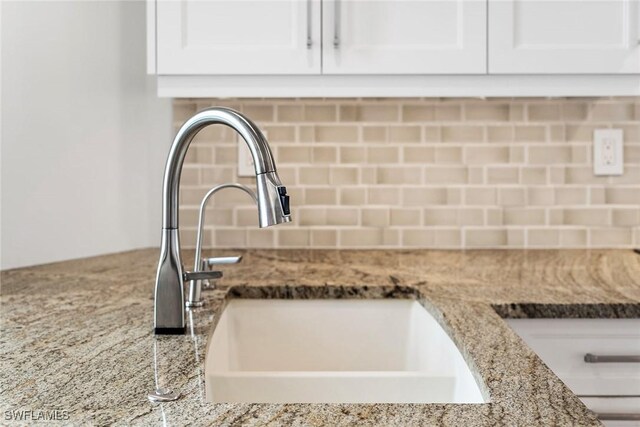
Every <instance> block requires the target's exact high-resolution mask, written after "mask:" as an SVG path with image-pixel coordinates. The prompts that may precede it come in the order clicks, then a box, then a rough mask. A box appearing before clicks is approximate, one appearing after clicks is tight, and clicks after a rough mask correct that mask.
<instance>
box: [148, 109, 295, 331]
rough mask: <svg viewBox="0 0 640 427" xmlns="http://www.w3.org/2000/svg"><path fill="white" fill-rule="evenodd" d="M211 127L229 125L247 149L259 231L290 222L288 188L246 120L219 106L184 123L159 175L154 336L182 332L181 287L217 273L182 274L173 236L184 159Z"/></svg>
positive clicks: (259, 134)
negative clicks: (159, 234) (195, 139)
mask: <svg viewBox="0 0 640 427" xmlns="http://www.w3.org/2000/svg"><path fill="white" fill-rule="evenodd" d="M212 124H223V125H226V126H229V127H231V128H232V129H234V130H236V131H237V132H238V133H239V134H240V135H241V136H242V138H243V139H244V140H245V142H246V143H247V145H248V146H249V151H250V152H251V156H252V158H253V166H254V170H255V174H256V184H257V199H258V219H259V223H260V227H268V226H270V225H275V224H281V223H285V222H290V221H291V216H290V210H289V196H288V195H287V189H286V188H285V187H284V186H283V185H282V183H281V182H280V178H279V177H278V174H277V172H276V166H275V161H274V160H273V156H272V154H271V150H270V148H269V144H268V143H267V140H266V139H265V137H264V135H262V132H261V131H260V129H259V128H258V127H257V126H256V125H255V124H254V123H253V122H251V120H249V119H248V118H247V117H245V116H243V115H242V114H240V113H238V112H237V111H234V110H230V109H228V108H221V107H214V108H210V109H207V110H204V111H201V112H199V113H197V114H196V115H195V116H193V117H191V118H190V119H189V120H187V121H186V123H185V124H184V125H182V127H181V128H180V130H179V131H178V134H177V135H176V137H175V139H174V141H173V145H172V146H171V150H170V151H169V157H168V159H167V165H166V168H165V172H164V181H163V190H162V193H163V195H162V243H161V249H160V261H159V262H158V272H157V275H156V288H155V309H154V328H155V333H156V334H183V333H184V332H185V316H184V307H185V301H184V289H183V283H184V282H185V281H189V280H196V279H207V278H209V277H218V276H219V273H218V272H197V273H195V272H194V273H189V272H184V271H183V267H182V259H181V256H180V240H179V235H178V190H179V185H180V173H181V171H182V165H183V163H184V158H185V156H186V154H187V149H188V148H189V144H191V141H192V140H193V137H194V136H195V135H196V134H197V133H198V132H199V131H200V130H202V129H203V128H205V127H207V126H209V125H212ZM214 273H215V274H214Z"/></svg>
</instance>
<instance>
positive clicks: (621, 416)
mask: <svg viewBox="0 0 640 427" xmlns="http://www.w3.org/2000/svg"><path fill="white" fill-rule="evenodd" d="M596 416H597V417H598V419H599V420H605V421H640V414H625V413H624V412H600V413H598V412H596Z"/></svg>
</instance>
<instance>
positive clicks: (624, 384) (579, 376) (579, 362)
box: [507, 319, 640, 427]
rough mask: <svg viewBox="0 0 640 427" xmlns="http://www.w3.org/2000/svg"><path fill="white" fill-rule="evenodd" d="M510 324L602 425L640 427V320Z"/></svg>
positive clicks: (529, 320)
mask: <svg viewBox="0 0 640 427" xmlns="http://www.w3.org/2000/svg"><path fill="white" fill-rule="evenodd" d="M507 323H508V324H509V326H511V328H513V330H514V331H515V332H516V333H517V334H518V335H520V336H521V337H522V339H523V340H524V341H525V342H526V343H527V345H529V347H530V348H531V349H532V350H533V351H534V352H535V353H536V354H537V355H538V356H540V358H541V359H542V360H543V361H544V362H545V363H546V364H547V366H549V368H550V369H551V370H552V371H553V372H554V373H555V374H556V375H557V376H558V377H559V378H560V379H561V380H562V381H563V382H564V383H565V384H566V385H567V386H568V387H569V388H570V389H571V390H572V391H573V392H574V393H575V394H576V395H577V396H578V397H580V399H581V400H582V401H583V402H584V403H585V404H586V405H587V407H589V408H590V409H592V410H593V411H594V412H596V413H597V414H600V415H602V421H603V423H605V424H606V425H608V426H609V425H610V426H615V425H620V426H629V427H630V426H640V319H508V320H507ZM633 414H636V415H637V416H638V419H637V420H617V419H616V418H622V419H624V418H632V415H633Z"/></svg>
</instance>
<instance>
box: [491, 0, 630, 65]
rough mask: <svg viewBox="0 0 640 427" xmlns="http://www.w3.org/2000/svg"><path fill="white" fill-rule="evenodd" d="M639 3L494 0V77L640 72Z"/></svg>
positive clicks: (492, 37)
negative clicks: (496, 75)
mask: <svg viewBox="0 0 640 427" xmlns="http://www.w3.org/2000/svg"><path fill="white" fill-rule="evenodd" d="M639 21H640V13H639V11H638V0H579V1H576V0H553V1H549V0H489V73H491V74H618V73H620V74H634V73H640V30H639V26H640V23H639Z"/></svg>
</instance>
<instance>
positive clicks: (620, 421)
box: [580, 396, 640, 427]
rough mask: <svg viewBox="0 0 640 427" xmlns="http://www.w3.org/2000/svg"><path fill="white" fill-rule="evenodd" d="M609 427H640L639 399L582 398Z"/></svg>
mask: <svg viewBox="0 0 640 427" xmlns="http://www.w3.org/2000/svg"><path fill="white" fill-rule="evenodd" d="M580 400H582V402H583V403H584V404H585V405H586V406H587V408H589V409H591V410H592V411H593V412H595V413H596V414H598V416H599V417H601V418H600V419H601V421H602V423H603V424H604V425H605V426H607V427H640V396H639V397H614V398H610V397H581V398H580Z"/></svg>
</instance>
